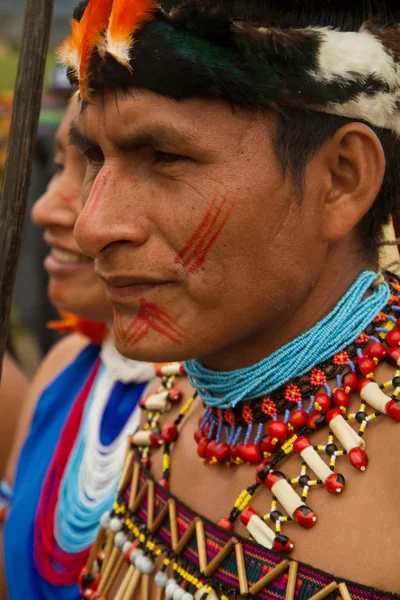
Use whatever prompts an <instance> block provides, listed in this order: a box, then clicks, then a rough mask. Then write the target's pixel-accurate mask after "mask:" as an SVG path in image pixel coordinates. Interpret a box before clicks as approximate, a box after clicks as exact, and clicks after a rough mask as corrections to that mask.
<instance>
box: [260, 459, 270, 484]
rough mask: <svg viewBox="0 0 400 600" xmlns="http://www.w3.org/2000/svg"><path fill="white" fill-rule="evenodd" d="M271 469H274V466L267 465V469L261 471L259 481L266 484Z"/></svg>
mask: <svg viewBox="0 0 400 600" xmlns="http://www.w3.org/2000/svg"><path fill="white" fill-rule="evenodd" d="M271 469H272V464H271V463H268V464H266V465H265V467H264V468H263V469H261V471H260V472H259V473H258V475H257V477H258V478H259V480H260V481H262V482H263V483H264V481H265V480H266V478H267V475H268V474H269V472H270V470H271Z"/></svg>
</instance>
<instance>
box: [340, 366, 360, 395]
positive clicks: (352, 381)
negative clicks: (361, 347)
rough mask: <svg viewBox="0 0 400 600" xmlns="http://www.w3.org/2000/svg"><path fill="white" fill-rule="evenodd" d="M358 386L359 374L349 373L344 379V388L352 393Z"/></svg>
mask: <svg viewBox="0 0 400 600" xmlns="http://www.w3.org/2000/svg"><path fill="white" fill-rule="evenodd" d="M357 386H358V377H357V373H355V372H354V371H351V373H347V375H345V377H344V378H343V387H344V388H349V389H350V391H351V392H355V391H356V389H357Z"/></svg>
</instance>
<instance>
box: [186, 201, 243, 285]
mask: <svg viewBox="0 0 400 600" xmlns="http://www.w3.org/2000/svg"><path fill="white" fill-rule="evenodd" d="M232 210H233V204H232V205H231V207H230V208H229V211H228V213H227V215H226V216H225V218H224V220H223V221H222V223H221V225H220V226H219V228H218V229H217V231H216V232H215V233H214V235H213V236H212V238H211V239H210V240H209V242H208V244H207V245H206V247H205V248H204V250H203V252H202V254H201V255H200V256H199V257H198V259H197V260H196V261H195V262H194V263H193V264H192V266H191V267H190V268H189V273H197V271H198V270H199V269H200V267H201V266H202V264H203V263H204V261H205V260H206V258H207V254H208V253H209V252H210V250H211V248H212V247H213V246H214V244H215V242H216V241H217V239H218V238H219V236H220V235H221V233H222V230H223V229H224V227H225V225H226V223H227V221H228V219H229V217H230V216H231V213H232Z"/></svg>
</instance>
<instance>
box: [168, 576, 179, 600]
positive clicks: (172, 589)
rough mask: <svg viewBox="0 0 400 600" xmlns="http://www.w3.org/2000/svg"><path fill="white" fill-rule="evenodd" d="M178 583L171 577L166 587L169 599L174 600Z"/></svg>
mask: <svg viewBox="0 0 400 600" xmlns="http://www.w3.org/2000/svg"><path fill="white" fill-rule="evenodd" d="M178 587H179V586H178V584H177V583H176V581H175V580H174V579H169V580H168V583H167V586H166V588H165V597H166V599H167V600H172V598H173V597H174V594H175V590H176V589H177V588H178Z"/></svg>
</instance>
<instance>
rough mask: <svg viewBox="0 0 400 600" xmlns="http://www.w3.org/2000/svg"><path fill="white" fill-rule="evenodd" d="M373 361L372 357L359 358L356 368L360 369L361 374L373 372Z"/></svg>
mask: <svg viewBox="0 0 400 600" xmlns="http://www.w3.org/2000/svg"><path fill="white" fill-rule="evenodd" d="M375 367H376V365H375V363H374V361H373V360H372V358H361V359H360V360H359V361H358V368H359V369H360V371H361V373H362V374H363V375H368V374H369V373H373V372H374V370H375Z"/></svg>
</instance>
